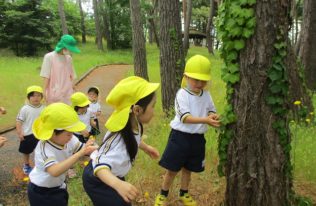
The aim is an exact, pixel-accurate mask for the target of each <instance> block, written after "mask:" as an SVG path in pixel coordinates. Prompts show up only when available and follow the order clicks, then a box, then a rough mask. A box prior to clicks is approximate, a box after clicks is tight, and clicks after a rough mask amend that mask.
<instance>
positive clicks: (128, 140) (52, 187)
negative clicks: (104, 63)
mask: <svg viewBox="0 0 316 206" xmlns="http://www.w3.org/2000/svg"><path fill="white" fill-rule="evenodd" d="M210 69H211V65H210V62H209V60H208V59H207V58H206V57H203V56H201V55H195V56H193V57H191V58H190V59H189V60H188V61H187V63H186V67H185V71H184V75H183V79H182V84H181V88H180V89H179V90H178V92H177V94H176V98H175V117H174V119H173V120H172V121H171V123H170V126H171V132H170V135H169V139H168V143H167V145H166V148H165V151H164V152H163V155H162V157H161V159H160V161H159V165H160V166H162V167H163V168H165V169H166V173H165V175H164V178H163V183H162V186H161V191H160V193H159V194H158V195H157V197H156V199H155V203H154V205H155V206H163V205H166V203H167V197H168V193H169V188H170V187H171V185H172V182H173V180H174V178H175V176H176V175H177V174H178V172H180V171H181V186H180V192H179V198H180V200H181V201H182V202H183V204H184V205H186V206H195V205H197V203H196V201H195V200H194V199H193V198H192V197H191V196H190V194H189V191H188V189H189V184H190V177H191V172H202V171H204V163H205V138H204V133H205V132H206V131H207V129H208V126H213V127H218V126H219V125H220V121H219V116H218V115H217V114H216V109H215V106H214V103H213V100H212V97H211V95H210V94H209V92H208V91H207V90H206V89H205V88H206V85H207V82H208V81H209V80H210ZM158 87H159V84H158V83H150V82H148V81H146V80H144V79H142V78H140V77H136V76H131V77H128V78H125V79H123V80H121V81H120V82H119V83H118V84H117V85H116V86H115V87H114V88H113V89H112V90H111V92H110V93H109V95H108V96H107V98H106V103H107V104H109V105H111V106H112V107H113V108H114V112H113V113H112V114H111V116H110V117H109V118H108V120H107V122H106V124H105V127H106V129H107V130H108V131H107V132H106V134H105V136H104V138H103V141H102V143H101V145H100V146H99V147H97V146H95V143H94V140H93V139H89V138H88V137H89V136H90V135H91V134H94V132H99V128H98V121H95V119H96V118H97V117H98V115H100V111H99V110H100V107H99V106H98V105H94V104H95V103H96V102H97V94H98V88H94V89H91V90H89V91H93V93H94V94H89V92H88V96H89V97H90V98H88V97H87V96H86V95H85V94H83V93H80V92H77V93H74V94H73V95H72V96H71V102H72V105H71V106H68V105H66V104H64V103H53V104H50V105H49V106H47V107H46V108H43V106H42V105H41V103H40V102H41V101H40V100H41V99H42V93H41V89H40V87H36V86H33V87H30V88H29V89H28V91H27V97H28V100H29V104H28V105H26V106H24V107H23V108H22V109H21V112H20V113H19V115H18V118H17V125H18V124H19V127H20V129H19V130H18V133H19V137H20V139H21V140H23V141H26V139H31V138H32V139H35V140H32V141H31V140H30V141H29V142H32V143H25V144H27V145H31V146H30V148H27V147H26V146H24V145H23V144H24V143H23V141H21V146H20V151H23V153H24V154H26V155H25V165H26V167H25V171H29V169H28V167H27V166H29V162H27V161H26V160H29V157H28V158H27V157H26V156H27V154H28V152H29V151H31V150H32V149H31V148H33V147H35V146H36V148H35V167H34V168H33V170H32V171H31V173H30V174H29V177H30V183H29V185H28V197H29V201H30V204H31V205H32V206H37V205H60V206H61V205H67V204H68V193H67V189H66V185H65V178H66V175H65V173H66V171H67V170H68V169H70V168H71V167H72V166H73V165H74V164H75V163H76V162H77V161H78V160H79V159H80V157H82V156H84V155H90V158H91V160H90V162H89V164H88V165H87V166H86V167H85V168H84V172H83V177H82V180H83V187H84V189H85V191H86V192H87V194H88V196H89V197H90V199H91V200H92V202H93V204H94V205H96V206H101V205H111V206H124V205H131V202H132V201H133V200H135V198H136V197H137V195H138V194H139V191H138V189H137V188H136V187H135V186H134V185H132V184H130V183H128V182H126V181H125V176H126V175H127V174H128V172H129V170H130V169H131V168H132V164H133V162H134V160H135V158H136V156H137V152H138V149H141V150H143V151H144V152H145V153H146V154H148V155H149V156H150V157H151V158H154V159H158V158H159V157H160V154H159V151H158V150H157V149H156V148H154V147H152V146H150V145H148V144H146V143H145V142H144V141H143V140H142V134H143V125H144V124H147V123H149V121H150V120H151V119H152V117H153V115H154V106H155V104H156V98H157V95H156V91H157V89H158ZM89 99H90V100H89ZM88 106H89V108H97V109H96V110H95V111H97V112H90V111H89V110H88V109H87V108H88ZM30 111H32V113H34V116H30V117H29V118H30V119H32V121H33V120H34V119H35V120H34V122H33V124H32V131H30V126H29V125H28V126H25V129H24V127H23V125H24V123H25V122H26V121H27V117H26V116H27V114H28V113H27V112H30ZM35 111H36V112H35ZM39 112H40V114H39ZM38 114H39V116H38ZM35 116H38V117H37V118H36V117H35ZM21 125H22V127H21ZM27 127H28V129H26V128H27ZM93 128H94V129H93ZM19 131H20V132H19ZM73 134H74V135H73ZM32 135H34V136H32ZM38 140H39V142H38V143H37V144H36V143H35V142H36V141H38ZM33 141H34V143H33ZM34 145H35V146H34ZM26 148H27V149H26ZM33 149H34V148H33Z"/></svg>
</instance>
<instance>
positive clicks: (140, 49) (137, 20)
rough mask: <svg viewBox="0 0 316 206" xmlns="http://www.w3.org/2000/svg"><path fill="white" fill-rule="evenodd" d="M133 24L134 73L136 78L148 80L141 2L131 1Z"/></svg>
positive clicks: (137, 0)
mask: <svg viewBox="0 0 316 206" xmlns="http://www.w3.org/2000/svg"><path fill="white" fill-rule="evenodd" d="M129 2H130V8H131V22H132V31H133V53H134V73H135V75H136V76H140V77H143V78H145V79H147V80H148V79H149V78H148V73H147V59H146V46H145V36H144V31H143V24H142V18H141V10H140V2H139V0H130V1H129Z"/></svg>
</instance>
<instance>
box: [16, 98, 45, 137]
mask: <svg viewBox="0 0 316 206" xmlns="http://www.w3.org/2000/svg"><path fill="white" fill-rule="evenodd" d="M44 108H45V106H44V105H42V104H40V105H38V106H33V105H31V104H26V105H24V106H23V107H22V108H21V110H20V112H19V113H18V115H17V117H16V120H17V121H20V122H22V130H23V134H24V136H27V135H30V134H33V132H32V124H33V122H34V120H35V119H36V118H37V117H38V116H39V115H40V113H41V111H42V110H43V109H44Z"/></svg>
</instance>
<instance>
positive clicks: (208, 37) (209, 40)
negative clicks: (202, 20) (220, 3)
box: [206, 0, 217, 54]
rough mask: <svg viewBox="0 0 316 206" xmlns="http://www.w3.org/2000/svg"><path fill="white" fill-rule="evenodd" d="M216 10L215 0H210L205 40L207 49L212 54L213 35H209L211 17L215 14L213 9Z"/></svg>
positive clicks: (211, 26) (211, 23) (211, 27)
mask: <svg viewBox="0 0 316 206" xmlns="http://www.w3.org/2000/svg"><path fill="white" fill-rule="evenodd" d="M216 10H217V3H216V2H215V0H210V15H209V17H208V20H207V25H206V42H207V50H208V53H210V54H214V51H213V44H214V37H213V36H212V35H211V32H212V29H213V17H214V15H215V11H216Z"/></svg>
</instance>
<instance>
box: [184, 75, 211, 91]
mask: <svg viewBox="0 0 316 206" xmlns="http://www.w3.org/2000/svg"><path fill="white" fill-rule="evenodd" d="M186 80H187V84H188V87H189V89H190V90H191V91H192V92H195V93H200V92H201V90H203V89H204V88H205V86H206V84H207V81H202V80H198V79H193V78H191V77H187V76H186Z"/></svg>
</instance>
